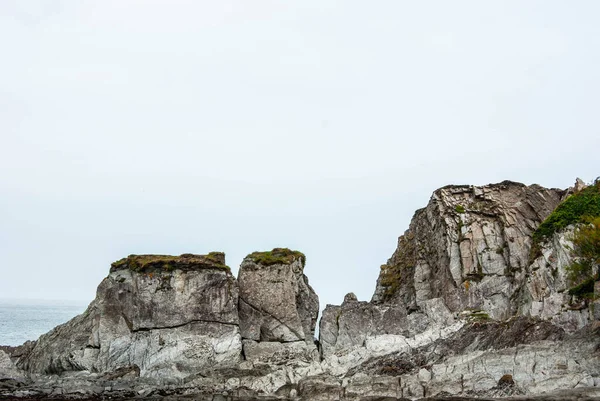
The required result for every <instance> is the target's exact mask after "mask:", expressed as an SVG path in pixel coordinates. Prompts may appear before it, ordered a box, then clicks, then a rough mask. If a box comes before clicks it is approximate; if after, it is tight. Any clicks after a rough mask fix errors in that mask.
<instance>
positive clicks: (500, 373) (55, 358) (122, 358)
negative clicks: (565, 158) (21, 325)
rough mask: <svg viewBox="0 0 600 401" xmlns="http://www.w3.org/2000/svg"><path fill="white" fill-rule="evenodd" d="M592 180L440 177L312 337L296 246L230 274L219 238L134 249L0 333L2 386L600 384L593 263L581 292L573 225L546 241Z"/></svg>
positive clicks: (306, 391) (195, 389)
mask: <svg viewBox="0 0 600 401" xmlns="http://www.w3.org/2000/svg"><path fill="white" fill-rule="evenodd" d="M598 189H600V184H599V183H595V184H594V185H592V186H590V187H587V189H586V187H585V186H584V185H582V183H580V182H578V184H577V185H576V186H575V187H574V188H570V189H567V190H560V189H547V188H543V187H540V186H537V185H531V186H525V185H523V184H519V183H514V182H510V181H505V182H502V183H499V184H491V185H487V186H482V187H477V186H448V187H444V188H440V189H438V190H437V191H435V192H434V193H433V195H432V198H431V200H430V202H429V204H428V205H427V206H426V207H425V208H423V209H420V210H418V211H417V212H416V213H415V216H414V217H413V219H412V221H411V224H410V227H409V229H408V230H407V231H406V232H405V233H404V235H402V236H401V237H400V238H399V241H398V247H397V250H396V251H395V252H394V254H393V255H392V257H391V258H390V259H389V260H388V261H387V262H386V263H385V264H384V265H382V266H381V268H380V275H379V278H378V280H377V286H376V290H375V293H374V295H373V298H372V300H371V301H368V302H367V301H359V300H358V299H356V296H354V294H352V293H349V294H348V295H346V297H345V299H344V301H343V303H342V304H341V305H327V306H326V307H325V309H324V311H323V315H322V317H321V320H320V322H319V338H318V340H315V339H314V335H315V328H316V324H317V317H318V314H319V300H318V296H317V294H316V293H315V292H314V290H313V289H312V287H311V286H310V285H309V281H308V278H307V277H306V275H305V274H304V267H305V263H306V258H305V256H304V255H303V254H302V253H300V252H298V251H292V250H289V249H286V248H277V249H273V250H272V251H267V252H254V253H251V254H249V255H248V256H247V257H246V258H245V259H244V261H243V262H242V265H241V267H240V270H239V274H238V277H237V278H236V277H234V276H233V275H232V274H231V271H230V269H229V267H227V265H226V263H225V255H224V254H223V253H220V252H211V253H209V254H207V255H194V254H184V255H181V256H168V255H131V256H129V257H127V258H124V259H121V260H119V261H117V262H115V263H113V264H112V266H111V268H110V272H109V275H108V276H107V277H106V278H105V279H104V280H103V281H102V283H100V285H99V287H98V291H97V295H96V298H95V299H94V300H93V301H92V303H91V304H90V305H89V307H88V309H87V310H86V311H85V312H84V313H83V314H81V315H80V316H77V317H75V318H74V319H72V320H71V321H69V322H67V323H65V324H64V325H60V326H58V327H56V328H55V329H53V330H51V331H50V332H49V333H47V334H45V335H43V336H41V337H40V338H39V339H38V340H37V341H34V342H27V343H25V344H23V345H22V346H19V347H0V398H3V399H47V400H52V399H56V400H59V399H61V400H62V399H90V400H91V399H94V400H100V399H102V400H105V399H159V398H160V399H194V400H211V401H217V400H219V401H225V400H230V401H233V400H259V399H260V400H275V399H277V400H315V401H318V400H323V401H329V400H348V401H350V400H356V401H358V400H371V401H375V400H381V401H383V400H386V401H387V400H404V399H410V400H415V399H429V400H435V399H444V400H452V399H454V400H463V399H497V398H503V399H522V400H529V399H531V400H533V399H536V400H537V399H557V400H558V399H562V400H569V399H572V400H576V399H577V400H584V399H594V397H600V305H599V303H600V301H599V300H598V297H597V295H599V294H600V285H598V284H599V282H598V281H596V280H597V276H596V278H595V279H594V281H592V282H591V284H590V285H591V288H592V293H591V294H590V293H589V292H587V293H583V292H582V291H579V292H577V291H574V290H573V283H572V278H571V276H570V275H569V266H571V265H572V263H573V260H574V259H573V254H572V245H573V244H572V238H573V232H574V230H576V229H577V227H578V223H577V222H574V223H573V224H567V225H565V226H564V227H562V226H561V227H559V228H558V229H556V230H554V231H552V232H551V233H550V234H547V232H544V235H546V236H545V237H544V238H543V240H540V239H539V238H540V234H539V227H540V226H541V227H546V226H547V223H545V221H547V220H548V219H552V218H553V214H555V213H556V211H557V210H558V211H561V210H563V209H564V208H565V207H566V206H564V205H565V204H567V206H568V203H569V202H573V200H577V199H578V198H577V197H583V196H586V198H585V199H586V202H587V200H588V198H589V199H592V202H598V205H600V195H599V196H598V200H596V198H594V197H593V196H595V194H596V192H600V191H599V190H598ZM588 203H589V202H588ZM561 208H562V209H561ZM594 269H597V266H594ZM586 285H587V284H586ZM586 288H587V287H586Z"/></svg>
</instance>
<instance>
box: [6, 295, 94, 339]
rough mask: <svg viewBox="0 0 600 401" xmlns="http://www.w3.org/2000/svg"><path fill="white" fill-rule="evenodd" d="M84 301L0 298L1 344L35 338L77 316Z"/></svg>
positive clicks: (81, 309)
mask: <svg viewBox="0 0 600 401" xmlns="http://www.w3.org/2000/svg"><path fill="white" fill-rule="evenodd" d="M86 307H87V303H85V302H73V301H29V300H27V301H22V300H2V299H0V345H20V344H23V343H24V342H25V341H27V340H36V339H37V338H38V337H39V336H40V335H41V334H44V333H47V332H48V331H49V330H51V329H53V328H54V327H55V326H57V325H59V324H62V323H65V322H67V321H68V320H70V319H71V318H73V317H75V316H77V315H79V314H80V313H82V312H83V311H85V308H86Z"/></svg>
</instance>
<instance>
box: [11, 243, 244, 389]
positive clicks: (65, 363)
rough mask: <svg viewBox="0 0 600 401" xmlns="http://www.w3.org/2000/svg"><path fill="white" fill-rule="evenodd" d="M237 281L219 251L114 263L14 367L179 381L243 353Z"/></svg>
mask: <svg viewBox="0 0 600 401" xmlns="http://www.w3.org/2000/svg"><path fill="white" fill-rule="evenodd" d="M237 303H238V290H237V283H236V280H235V278H234V277H233V276H232V275H231V273H230V271H229V268H227V267H226V266H225V265H224V259H223V256H222V254H220V253H215V254H209V255H206V256H202V255H191V254H188V255H182V256H180V257H172V256H161V255H141V256H130V257H128V258H125V259H122V260H121V261H118V262H115V263H113V265H112V268H111V272H110V274H109V276H108V277H107V278H105V279H104V280H103V281H102V283H101V284H100V285H99V287H98V291H97V295H96V299H95V300H94V301H93V302H92V303H91V304H90V306H89V307H88V309H87V310H86V311H85V312H84V313H83V314H82V315H80V316H77V317H75V318H74V319H72V320H71V321H69V322H68V323H66V324H64V325H61V326H58V327H56V328H55V329H54V330H52V331H50V332H49V333H47V334H45V335H43V336H41V337H40V338H39V340H38V341H37V343H36V344H35V346H34V347H33V349H32V350H31V351H30V352H28V353H27V354H25V355H23V356H21V357H20V358H19V360H18V365H19V366H20V367H22V368H23V369H25V370H28V371H30V372H36V373H46V374H52V373H61V372H64V371H79V370H84V371H96V372H113V371H115V370H117V369H120V368H123V367H128V366H133V365H136V366H138V367H139V369H140V374H141V376H152V377H157V378H165V379H167V378H168V379H171V380H177V379H179V378H181V377H185V376H186V375H187V374H189V372H190V371H193V370H195V369H197V368H199V367H202V366H207V365H211V366H212V365H215V364H235V363H237V362H238V361H239V359H240V358H241V337H240V335H239V318H238V314H237Z"/></svg>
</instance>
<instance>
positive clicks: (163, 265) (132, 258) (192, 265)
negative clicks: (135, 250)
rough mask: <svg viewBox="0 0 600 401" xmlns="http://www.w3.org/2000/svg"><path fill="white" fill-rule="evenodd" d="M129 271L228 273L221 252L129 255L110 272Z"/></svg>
mask: <svg viewBox="0 0 600 401" xmlns="http://www.w3.org/2000/svg"><path fill="white" fill-rule="evenodd" d="M122 269H129V270H132V271H135V272H145V271H155V270H161V271H173V270H175V269H181V270H199V269H217V270H224V271H227V272H230V271H231V270H230V268H229V266H227V265H226V264H225V254H224V253H223V252H211V253H209V254H208V255H195V254H191V253H185V254H183V255H180V256H172V255H129V256H127V257H126V258H123V259H120V260H118V261H116V262H113V263H112V264H111V265H110V271H111V272H113V271H116V270H122Z"/></svg>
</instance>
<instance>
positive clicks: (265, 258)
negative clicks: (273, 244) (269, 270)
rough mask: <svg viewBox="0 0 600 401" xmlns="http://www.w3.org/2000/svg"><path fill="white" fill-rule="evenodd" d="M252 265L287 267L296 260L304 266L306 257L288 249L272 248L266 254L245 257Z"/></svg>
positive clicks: (256, 253) (259, 253)
mask: <svg viewBox="0 0 600 401" xmlns="http://www.w3.org/2000/svg"><path fill="white" fill-rule="evenodd" d="M247 257H248V258H250V259H251V260H252V261H253V262H254V263H258V264H261V265H265V266H271V265H277V264H282V265H289V264H291V263H293V262H294V260H296V259H300V260H301V261H302V265H304V264H306V256H305V255H304V254H303V253H302V252H299V251H292V250H291V249H288V248H274V249H273V250H271V251H266V252H253V253H251V254H250V255H248V256H247Z"/></svg>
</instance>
